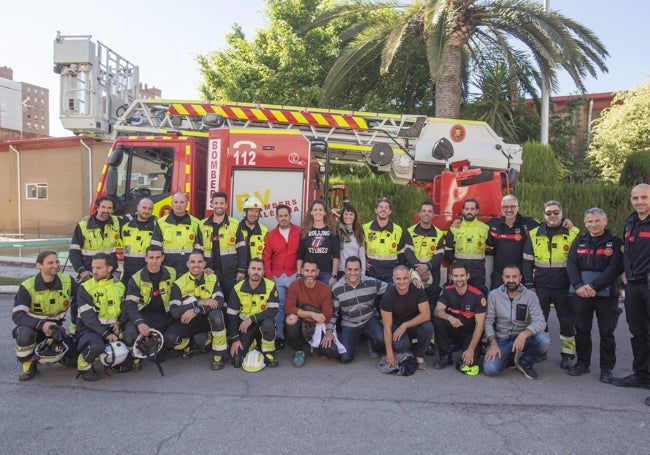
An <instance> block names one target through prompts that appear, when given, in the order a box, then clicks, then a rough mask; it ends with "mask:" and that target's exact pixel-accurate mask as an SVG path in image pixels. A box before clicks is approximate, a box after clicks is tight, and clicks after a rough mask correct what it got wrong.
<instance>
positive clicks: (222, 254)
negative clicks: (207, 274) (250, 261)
mask: <svg viewBox="0 0 650 455" xmlns="http://www.w3.org/2000/svg"><path fill="white" fill-rule="evenodd" d="M228 254H237V250H219V255H220V256H226V255H228ZM204 256H205V257H206V258H210V257H212V251H205V253H204Z"/></svg>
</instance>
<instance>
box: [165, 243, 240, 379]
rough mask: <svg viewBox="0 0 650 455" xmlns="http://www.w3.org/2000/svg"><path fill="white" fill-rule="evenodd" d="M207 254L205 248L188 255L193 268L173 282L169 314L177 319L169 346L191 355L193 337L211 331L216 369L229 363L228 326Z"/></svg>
mask: <svg viewBox="0 0 650 455" xmlns="http://www.w3.org/2000/svg"><path fill="white" fill-rule="evenodd" d="M205 265H206V264H205V258H204V257H203V252H202V251H201V250H195V251H193V252H192V253H190V254H189V255H188V258H187V267H188V269H189V271H188V272H187V273H186V274H184V275H182V276H181V277H180V278H178V279H177V280H176V282H175V283H174V285H173V286H172V294H171V299H170V301H169V314H171V316H172V317H173V318H174V322H172V324H171V325H170V326H169V327H168V328H167V330H166V331H165V333H164V338H165V346H166V347H167V348H173V349H175V350H176V351H178V352H179V353H180V354H182V356H183V357H189V356H190V355H191V353H190V337H192V336H194V335H197V334H199V333H207V334H208V340H211V341H210V345H211V348H212V369H213V370H220V369H222V368H223V367H224V366H225V362H224V357H225V355H226V353H227V352H228V340H227V338H226V326H225V323H224V320H223V310H224V308H225V303H224V300H223V292H222V291H221V287H219V283H218V280H217V276H216V275H215V274H214V273H211V274H208V273H206V272H205Z"/></svg>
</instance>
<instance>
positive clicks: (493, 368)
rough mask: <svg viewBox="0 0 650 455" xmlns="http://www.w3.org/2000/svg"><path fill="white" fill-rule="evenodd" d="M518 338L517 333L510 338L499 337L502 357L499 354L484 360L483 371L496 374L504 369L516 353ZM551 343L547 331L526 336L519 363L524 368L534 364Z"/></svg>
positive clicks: (498, 342) (490, 374) (491, 374)
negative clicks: (513, 346) (514, 346)
mask: <svg viewBox="0 0 650 455" xmlns="http://www.w3.org/2000/svg"><path fill="white" fill-rule="evenodd" d="M516 338H517V336H516V335H513V336H511V337H508V338H497V344H498V345H499V350H500V351H501V357H499V356H497V357H495V358H494V359H492V360H487V359H486V360H485V361H484V362H483V373H485V374H486V375H487V376H496V375H498V374H500V373H501V372H502V371H503V370H504V368H505V367H506V365H508V363H509V362H510V358H511V357H512V355H513V354H514V353H513V352H512V345H513V344H514V343H515V339H516ZM550 345H551V337H550V336H549V335H548V333H546V332H542V333H538V334H537V335H533V336H532V337H528V338H526V344H525V345H524V350H523V351H522V353H521V355H520V356H519V359H518V360H517V363H518V364H519V365H521V366H522V367H524V368H526V367H531V366H533V365H534V364H535V361H536V360H537V358H538V357H539V356H540V355H541V354H544V353H545V352H546V351H547V350H548V347H549V346H550Z"/></svg>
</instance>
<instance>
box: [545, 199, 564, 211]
mask: <svg viewBox="0 0 650 455" xmlns="http://www.w3.org/2000/svg"><path fill="white" fill-rule="evenodd" d="M551 205H557V206H558V208H559V209H560V210H562V204H560V202H559V201H547V202H544V208H546V207H549V206H551Z"/></svg>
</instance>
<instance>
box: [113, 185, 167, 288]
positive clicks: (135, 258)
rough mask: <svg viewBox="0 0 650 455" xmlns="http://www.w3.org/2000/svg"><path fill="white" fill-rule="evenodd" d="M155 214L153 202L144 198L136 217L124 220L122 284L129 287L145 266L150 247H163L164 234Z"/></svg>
mask: <svg viewBox="0 0 650 455" xmlns="http://www.w3.org/2000/svg"><path fill="white" fill-rule="evenodd" d="M152 214H153V201H152V200H151V199H149V198H146V197H145V198H142V199H141V200H140V202H138V207H137V212H136V213H135V214H134V215H131V214H128V215H125V216H124V218H123V219H122V228H121V230H120V237H121V239H122V248H123V249H124V272H123V273H122V283H124V286H128V285H129V279H130V278H131V277H132V276H133V274H134V273H135V272H137V271H138V270H140V269H142V268H143V267H144V266H145V260H144V255H145V251H146V250H147V247H148V246H149V245H157V246H160V247H162V241H163V238H162V232H161V230H160V226H159V225H158V220H157V219H156V217H155V216H153V215H152Z"/></svg>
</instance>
